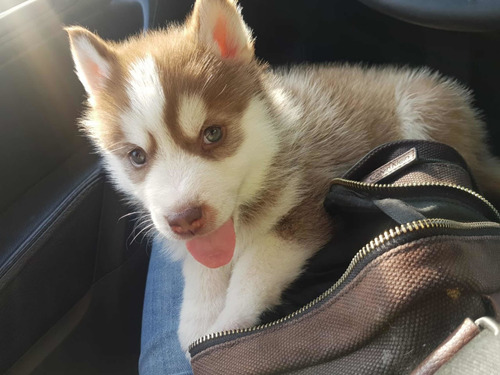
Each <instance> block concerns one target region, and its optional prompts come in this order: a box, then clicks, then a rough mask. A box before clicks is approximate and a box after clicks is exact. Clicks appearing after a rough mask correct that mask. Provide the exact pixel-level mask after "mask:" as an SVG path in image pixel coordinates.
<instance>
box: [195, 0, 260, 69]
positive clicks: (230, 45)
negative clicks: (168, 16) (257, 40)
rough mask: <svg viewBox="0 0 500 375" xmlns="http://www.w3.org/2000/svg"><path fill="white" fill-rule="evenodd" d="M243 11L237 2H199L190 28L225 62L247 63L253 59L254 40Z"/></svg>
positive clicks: (227, 0) (221, 0)
mask: <svg viewBox="0 0 500 375" xmlns="http://www.w3.org/2000/svg"><path fill="white" fill-rule="evenodd" d="M240 11H241V9H240V7H239V6H237V4H236V0H234V1H233V0H196V3H195V5H194V9H193V13H192V15H191V18H190V19H189V20H188V27H190V28H192V29H193V30H194V32H195V33H197V34H198V39H199V41H200V42H202V43H204V44H205V45H206V46H208V47H209V48H210V49H211V50H212V51H213V52H215V53H216V54H218V55H219V56H221V57H222V58H224V59H232V60H235V61H238V62H242V63H248V62H250V61H252V59H253V57H254V48H253V38H252V33H251V31H250V29H249V28H248V26H247V25H246V24H245V22H244V21H243V18H242V17H241V13H240Z"/></svg>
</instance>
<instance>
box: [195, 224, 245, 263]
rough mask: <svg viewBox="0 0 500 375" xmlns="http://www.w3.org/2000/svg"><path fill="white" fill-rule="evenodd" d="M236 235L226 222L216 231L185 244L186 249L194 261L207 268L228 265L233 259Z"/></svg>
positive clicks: (231, 226) (230, 225)
mask: <svg viewBox="0 0 500 375" xmlns="http://www.w3.org/2000/svg"><path fill="white" fill-rule="evenodd" d="M235 245H236V235H235V233H234V224H233V221H232V220H228V221H227V222H226V223H225V224H223V225H222V226H221V227H220V228H219V229H217V230H216V231H214V232H212V233H210V234H208V235H206V236H203V237H197V238H194V239H192V240H190V241H188V242H186V247H187V249H188V251H189V252H190V253H191V255H192V256H193V258H194V259H196V260H197V261H198V262H200V263H201V264H203V265H204V266H207V267H209V268H218V267H222V266H224V265H226V264H228V263H229V262H230V261H231V259H232V258H233V254H234V246H235Z"/></svg>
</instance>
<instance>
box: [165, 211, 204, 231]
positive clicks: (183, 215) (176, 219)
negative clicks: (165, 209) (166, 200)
mask: <svg viewBox="0 0 500 375" xmlns="http://www.w3.org/2000/svg"><path fill="white" fill-rule="evenodd" d="M165 218H166V219H167V222H168V225H170V228H172V230H173V231H174V232H175V233H177V234H188V233H191V234H195V233H196V232H197V231H198V230H199V229H200V228H201V227H202V226H203V225H204V220H203V210H202V209H201V207H191V208H188V209H186V210H184V211H182V212H177V213H174V214H171V215H167V216H166V217H165Z"/></svg>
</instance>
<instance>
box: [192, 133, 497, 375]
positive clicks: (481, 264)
mask: <svg viewBox="0 0 500 375" xmlns="http://www.w3.org/2000/svg"><path fill="white" fill-rule="evenodd" d="M325 209H326V210H327V211H328V212H329V214H330V215H332V217H333V218H334V222H335V223H336V228H335V236H334V238H333V239H332V241H331V242H330V243H329V244H327V245H326V246H325V247H324V248H323V249H321V250H320V251H319V252H318V253H317V254H316V255H315V256H314V257H313V258H311V260H310V262H309V263H308V266H307V268H306V269H305V271H304V273H303V274H302V275H301V276H300V277H299V278H298V279H297V280H296V281H295V282H294V283H293V284H292V285H291V286H290V287H289V288H288V289H287V290H286V291H285V292H284V294H283V304H282V305H280V306H279V307H278V308H276V309H275V310H274V311H273V312H269V313H266V314H264V315H263V316H262V319H261V320H262V322H263V323H262V324H261V325H259V326H256V327H252V328H248V329H240V330H233V331H228V332H222V333H215V334H211V335H209V336H207V337H204V338H202V339H200V340H198V341H197V342H196V343H194V344H193V345H192V346H191V347H190V353H191V358H192V361H191V364H192V368H193V372H194V374H195V375H196V374H203V375H209V374H283V373H286V374H304V375H305V374H357V375H358V374H409V373H412V372H413V373H414V374H431V373H435V372H436V371H439V370H441V371H455V370H453V367H451V365H450V366H448V367H449V368H451V370H446V366H447V365H449V363H448V362H450V363H451V361H448V360H449V359H450V358H451V357H452V356H453V355H454V354H455V353H456V352H457V351H458V349H460V348H461V347H462V346H464V345H465V343H467V342H469V341H471V340H473V338H474V337H475V336H477V337H479V336H480V335H481V334H480V331H481V329H480V327H481V326H483V327H484V326H494V324H495V323H494V320H492V319H490V320H488V319H487V318H486V322H487V323H488V322H489V325H488V324H486V323H484V319H483V321H482V323H481V321H479V322H480V323H478V324H474V322H473V320H477V319H480V318H481V317H485V316H491V317H494V316H495V314H498V307H496V303H495V301H500V297H499V296H500V224H499V222H500V214H499V212H498V211H497V209H496V208H495V207H494V206H493V205H492V204H491V203H490V202H488V200H486V199H485V198H484V197H483V196H481V195H480V194H479V193H478V189H477V186H476V184H475V182H474V178H473V176H472V174H471V172H470V170H469V168H468V167H467V165H466V163H465V161H464V160H463V158H462V157H461V156H460V155H459V154H458V153H457V152H456V151H455V150H454V149H453V148H451V147H449V146H446V145H443V144H439V143H435V142H429V141H398V142H393V143H388V144H384V145H382V146H380V147H378V148H376V149H374V150H373V151H371V152H370V153H369V154H368V155H366V156H365V157H364V158H363V159H362V160H360V161H359V162H358V163H357V164H356V165H355V166H354V167H353V168H351V169H350V170H349V171H348V172H347V173H346V174H345V175H344V176H343V177H342V178H335V179H333V181H332V185H331V189H330V192H329V193H328V195H327V197H326V199H325ZM499 305H500V304H499ZM496 309H497V310H496ZM457 327H458V329H457ZM456 329H457V330H456ZM455 330H456V331H455ZM493 331H494V329H491V330H489V332H493ZM450 335H451V336H450ZM490 336H492V335H488V337H490ZM499 337H500V336H499ZM443 342H444V343H443ZM471 342H472V341H471ZM496 342H498V343H500V340H496ZM497 345H500V344H497ZM489 346H490V347H491V345H489ZM497 347H498V346H497ZM427 357H428V358H427ZM497 357H500V352H499V355H497ZM426 358H427V360H426ZM468 358H470V357H468ZM454 359H455V358H454ZM465 361H466V362H469V363H472V362H470V361H468V360H465ZM461 363H463V360H462V362H461ZM497 366H498V364H497ZM458 367H460V368H461V367H462V366H461V365H460V364H459V365H458ZM455 368H457V365H455ZM493 368H497V371H498V373H500V370H498V367H493ZM443 373H445V372H443ZM448 373H450V374H451V373H455V372H448ZM470 373H471V372H468V374H470Z"/></svg>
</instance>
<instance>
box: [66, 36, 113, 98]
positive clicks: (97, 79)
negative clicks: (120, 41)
mask: <svg viewBox="0 0 500 375" xmlns="http://www.w3.org/2000/svg"><path fill="white" fill-rule="evenodd" d="M65 30H66V32H67V33H68V36H69V40H70V45H71V54H72V56H73V61H74V62H75V67H76V73H77V74H78V78H80V81H81V82H82V84H83V86H84V87H85V90H86V91H87V94H88V95H89V97H90V99H93V97H94V96H95V95H96V94H97V93H98V92H99V91H100V90H101V89H103V88H104V87H105V85H106V83H107V82H108V80H109V79H110V78H111V70H112V66H113V64H114V62H115V60H116V54H115V52H114V51H113V49H112V47H111V46H110V45H109V44H108V43H106V42H105V41H104V40H102V39H101V38H99V37H98V36H97V35H95V34H93V33H91V32H90V31H88V30H87V29H85V28H83V27H79V26H72V27H66V28H65Z"/></svg>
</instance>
